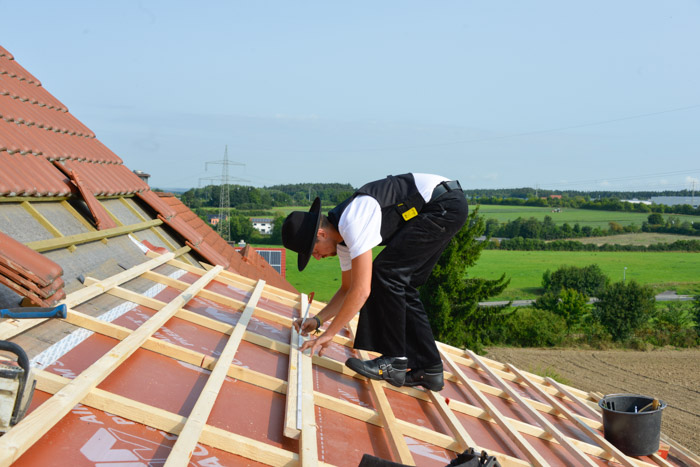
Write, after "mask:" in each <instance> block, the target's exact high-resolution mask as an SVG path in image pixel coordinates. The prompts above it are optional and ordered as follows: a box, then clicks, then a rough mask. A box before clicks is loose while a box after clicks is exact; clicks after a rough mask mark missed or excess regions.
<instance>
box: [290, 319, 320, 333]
mask: <svg viewBox="0 0 700 467" xmlns="http://www.w3.org/2000/svg"><path fill="white" fill-rule="evenodd" d="M302 321H303V319H302V318H297V319H295V320H294V322H293V324H294V329H296V331H297V332H298V333H299V334H301V335H302V336H308V335H309V333H310V332H314V331H315V330H316V320H315V319H313V318H306V321H304V328H303V329H301V322H302Z"/></svg>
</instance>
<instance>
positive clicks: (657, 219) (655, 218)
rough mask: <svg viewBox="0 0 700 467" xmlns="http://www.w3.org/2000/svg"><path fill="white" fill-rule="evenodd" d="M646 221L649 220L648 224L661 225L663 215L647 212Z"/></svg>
mask: <svg viewBox="0 0 700 467" xmlns="http://www.w3.org/2000/svg"><path fill="white" fill-rule="evenodd" d="M647 222H649V224H650V225H663V223H664V216H662V215H661V214H659V213H658V212H655V213H653V214H649V216H648V217H647Z"/></svg>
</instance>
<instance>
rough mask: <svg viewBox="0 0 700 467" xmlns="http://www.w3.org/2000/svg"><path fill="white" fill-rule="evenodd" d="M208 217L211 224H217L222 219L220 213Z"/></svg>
mask: <svg viewBox="0 0 700 467" xmlns="http://www.w3.org/2000/svg"><path fill="white" fill-rule="evenodd" d="M207 219H208V220H209V224H210V225H217V224H218V223H219V221H220V220H221V217H220V216H219V215H218V214H210V215H209V216H208V217H207ZM226 219H228V216H226Z"/></svg>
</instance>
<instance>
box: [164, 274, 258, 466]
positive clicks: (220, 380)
mask: <svg viewBox="0 0 700 467" xmlns="http://www.w3.org/2000/svg"><path fill="white" fill-rule="evenodd" d="M264 287H265V281H263V280H260V281H258V285H257V286H256V287H255V291H254V292H253V295H251V297H250V298H249V299H248V304H247V305H246V307H245V309H244V310H243V313H242V314H241V316H240V318H239V319H238V323H236V327H235V328H234V330H233V333H232V334H231V337H230V338H229V340H228V342H226V346H225V347H224V350H223V351H222V352H221V355H220V356H219V359H218V360H217V362H216V365H215V366H214V369H213V370H212V372H211V375H209V379H208V380H207V383H206V385H205V386H204V389H202V393H201V395H200V396H199V399H197V402H196V403H195V405H194V408H193V409H192V411H191V412H190V415H189V417H187V422H186V423H185V426H184V427H183V428H182V431H181V432H180V435H179V436H178V438H177V441H176V442H175V445H174V446H173V448H172V451H170V455H169V456H168V460H167V461H166V462H165V466H166V467H176V466H186V465H188V464H189V463H190V458H191V457H192V452H193V451H194V448H195V446H196V445H197V441H199V437H200V435H201V433H202V430H203V429H204V425H206V423H207V420H208V419H209V414H210V413H211V410H212V408H213V407H214V402H216V398H217V396H218V395H219V391H220V390H221V386H222V385H223V384H224V378H225V377H226V373H227V372H228V368H229V367H230V366H231V363H232V362H233V358H234V357H235V356H236V351H237V350H238V345H239V344H240V343H241V339H242V338H243V334H244V333H245V329H246V327H247V326H248V322H249V321H250V317H251V316H252V315H253V310H255V305H256V304H257V303H258V300H259V299H260V294H262V290H263V288H264Z"/></svg>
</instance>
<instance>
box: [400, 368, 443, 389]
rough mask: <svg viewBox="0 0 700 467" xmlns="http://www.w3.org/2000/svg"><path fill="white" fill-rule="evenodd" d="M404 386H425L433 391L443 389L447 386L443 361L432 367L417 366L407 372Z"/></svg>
mask: <svg viewBox="0 0 700 467" xmlns="http://www.w3.org/2000/svg"><path fill="white" fill-rule="evenodd" d="M403 385H404V386H423V387H424V388H426V389H430V390H431V391H435V392H438V391H442V388H444V387H445V380H444V376H443V373H442V363H440V364H439V365H434V366H431V367H430V368H425V369H422V368H416V369H413V370H411V371H409V372H408V373H406V381H404V384H403Z"/></svg>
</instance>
